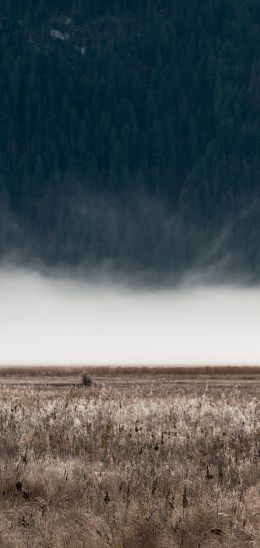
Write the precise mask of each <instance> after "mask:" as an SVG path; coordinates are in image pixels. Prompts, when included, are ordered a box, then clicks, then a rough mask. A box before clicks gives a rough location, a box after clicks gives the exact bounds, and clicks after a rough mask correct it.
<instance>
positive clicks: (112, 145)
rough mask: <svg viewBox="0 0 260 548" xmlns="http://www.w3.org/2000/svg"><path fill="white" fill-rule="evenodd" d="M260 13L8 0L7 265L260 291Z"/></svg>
mask: <svg viewBox="0 0 260 548" xmlns="http://www.w3.org/2000/svg"><path fill="white" fill-rule="evenodd" d="M259 52H260V2H259V0H203V1H201V0H181V1H177V0H106V1H104V0H38V1H37V2H35V0H34V1H33V0H1V6H0V90H1V102H0V254H1V256H2V258H3V257H7V256H12V254H13V256H15V257H19V258H20V259H19V260H30V258H32V257H34V258H39V259H40V260H42V261H44V262H45V263H46V264H49V265H69V266H78V265H86V266H88V265H91V266H95V265H100V264H103V265H109V266H112V267H116V268H117V269H119V270H120V269H122V270H127V271H130V270H132V269H133V270H139V271H146V272H156V273H163V274H165V273H167V274H169V275H172V276H178V275H179V274H180V273H183V272H184V271H193V270H198V271H199V270H201V271H210V272H212V273H214V272H219V273H221V275H225V276H231V277H233V276H236V277H237V276H238V275H240V274H241V275H244V274H245V275H246V276H248V277H249V278H250V280H259V279H260V129H259V120H260V118H259V113H260V110H259V107H260V55H259Z"/></svg>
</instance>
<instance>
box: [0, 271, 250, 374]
mask: <svg viewBox="0 0 260 548" xmlns="http://www.w3.org/2000/svg"><path fill="white" fill-rule="evenodd" d="M0 302H1V307H0V332H1V347H0V365H2V366H3V365H6V366H8V365H259V364H260V346H259V343H258V340H259V320H258V319H259V314H260V288H258V287H251V288H250V287H238V286H235V287H231V286H230V285H229V286H227V285H226V286H225V285H219V286H216V285H200V284H199V283H198V280H197V283H196V284H195V285H194V284H191V283H188V282H187V281H186V282H185V283H183V285H181V286H179V287H176V288H167V289H162V288H157V289H156V288H153V289H152V288H147V287H146V288H144V287H140V286H138V285H136V287H135V286H134V284H132V285H131V286H129V285H127V284H124V283H120V282H119V281H117V283H113V281H112V280H111V279H110V280H107V281H106V280H105V277H104V278H103V279H100V281H99V282H94V281H93V280H92V281H84V280H79V279H73V278H69V277H64V276H63V277H62V276H61V275H60V276H58V275H57V273H56V274H55V276H54V275H48V276H46V275H43V274H41V273H39V272H36V271H29V270H22V269H17V270H8V269H6V268H2V269H1V270H0Z"/></svg>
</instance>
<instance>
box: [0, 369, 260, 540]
mask: <svg viewBox="0 0 260 548" xmlns="http://www.w3.org/2000/svg"><path fill="white" fill-rule="evenodd" d="M94 373H95V372H94ZM94 373H93V370H92V374H94ZM73 374H74V376H75V370H74V371H73ZM30 375H31V373H30ZM63 375H64V371H63ZM120 375H121V377H120ZM130 375H131V378H130V377H129V376H128V377H125V376H124V375H123V374H122V372H121V373H120V372H119V371H118V370H117V371H116V372H115V371H114V373H113V375H111V371H110V375H107V376H106V372H105V371H103V372H102V375H100V373H99V374H96V376H95V374H94V378H93V381H94V382H93V384H92V386H91V387H90V388H86V387H84V386H71V387H68V386H66V385H64V386H62V385H61V386H59V387H55V386H51V384H50V385H48V384H46V388H45V389H43V388H41V389H39V388H37V386H33V385H30V384H28V386H27V387H18V386H10V385H9V384H8V381H7V380H6V381H5V384H2V386H1V388H0V396H1V403H0V487H1V491H0V518H1V519H0V546H1V547H3V548H5V547H7V548H9V547H10V548H25V547H29V548H36V547H37V548H40V547H44V548H45V547H46V548H47V547H48V548H50V547H52V548H63V547H64V548H65V547H66V548H81V547H82V548H83V547H86V548H106V547H108V548H109V547H110V548H139V547H140V548H141V547H144V548H157V547H158V548H159V547H160V548H180V547H182V548H193V547H194V548H210V547H217V546H222V547H223V546H225V547H230V548H244V547H245V548H246V547H254V548H257V547H259V546H260V532H259V531H260V482H259V475H258V474H259V468H258V467H259V455H260V448H259V445H258V443H259V403H258V399H257V396H258V394H259V386H260V377H259V375H257V374H255V378H254V380H253V381H252V382H249V383H248V382H247V378H248V372H247V375H246V377H245V379H244V380H243V378H242V377H243V375H242V377H240V378H239V377H235V376H234V377H232V379H231V381H230V379H229V381H228V382H226V377H222V378H220V375H218V376H217V378H215V380H214V379H212V378H211V376H208V377H207V378H206V377H205V379H204V377H203V378H201V379H198V378H195V377H194V376H191V377H190V380H189V379H187V376H186V375H185V376H183V378H181V377H180V375H177V376H176V374H173V372H172V373H171V375H170V374H169V372H168V373H167V374H166V375H165V373H164V372H163V374H162V371H161V372H160V376H159V373H158V374H157V375H156V376H155V377H152V376H151V372H150V370H149V375H147V374H145V372H144V371H143V372H142V375H141V377H140V372H139V373H138V375H136V376H134V374H133V372H131V374H130ZM145 375H146V376H145ZM233 375H234V373H233ZM251 375H252V373H251ZM249 376H250V375H249ZM23 380H24V378H23ZM50 382H51V381H50ZM18 482H20V483H18Z"/></svg>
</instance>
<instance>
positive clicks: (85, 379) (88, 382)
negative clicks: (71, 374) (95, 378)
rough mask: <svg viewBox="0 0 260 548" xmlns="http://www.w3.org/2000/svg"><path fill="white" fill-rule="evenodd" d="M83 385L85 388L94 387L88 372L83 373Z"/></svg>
mask: <svg viewBox="0 0 260 548" xmlns="http://www.w3.org/2000/svg"><path fill="white" fill-rule="evenodd" d="M82 384H83V385H84V386H91V385H92V380H91V378H90V376H89V374H88V372H87V371H83V373H82Z"/></svg>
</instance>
